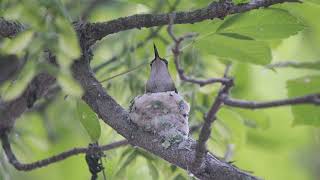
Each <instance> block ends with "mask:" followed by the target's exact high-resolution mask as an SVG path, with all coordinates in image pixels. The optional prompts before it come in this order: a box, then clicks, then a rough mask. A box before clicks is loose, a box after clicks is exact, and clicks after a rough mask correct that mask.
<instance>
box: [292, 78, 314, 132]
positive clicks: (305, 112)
mask: <svg viewBox="0 0 320 180" xmlns="http://www.w3.org/2000/svg"><path fill="white" fill-rule="evenodd" d="M287 90H288V96H289V97H290V98H294V97H297V96H304V95H307V94H315V93H320V76H305V77H302V78H298V79H293V80H289V81H287ZM291 110H292V113H293V116H294V122H293V124H294V125H313V126H320V108H319V106H314V105H296V106H291Z"/></svg>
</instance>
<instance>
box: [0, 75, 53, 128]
mask: <svg viewBox="0 0 320 180" xmlns="http://www.w3.org/2000/svg"><path fill="white" fill-rule="evenodd" d="M54 83H55V78H54V77H52V76H51V75H49V74H47V73H40V74H38V75H37V76H36V77H35V78H33V80H32V81H31V83H30V84H29V85H28V87H27V88H26V90H25V91H24V92H23V93H22V95H21V96H19V97H18V98H16V99H14V100H12V101H9V102H2V101H1V100H0V134H1V133H4V132H5V131H8V130H10V129H11V128H12V127H13V125H14V122H15V119H17V118H18V117H19V116H20V115H21V114H22V113H23V112H24V111H25V110H26V109H28V108H31V107H32V106H33V104H34V102H35V101H36V100H37V99H38V98H40V97H42V96H43V95H44V94H46V92H47V91H48V89H49V87H50V86H51V85H53V84H54Z"/></svg>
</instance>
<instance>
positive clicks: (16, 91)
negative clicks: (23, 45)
mask: <svg viewBox="0 0 320 180" xmlns="http://www.w3.org/2000/svg"><path fill="white" fill-rule="evenodd" d="M35 75H36V62H35V61H34V60H31V59H30V60H28V61H27V64H26V65H25V66H24V67H23V69H22V71H21V73H20V74H19V75H18V77H17V79H16V80H14V81H12V82H9V84H8V86H7V88H4V89H3V91H2V94H1V98H3V100H5V101H10V100H13V99H15V98H16V97H18V96H20V95H21V94H22V93H23V91H24V90H25V89H26V87H27V86H28V84H29V83H30V81H31V80H32V79H33V77H34V76H35Z"/></svg>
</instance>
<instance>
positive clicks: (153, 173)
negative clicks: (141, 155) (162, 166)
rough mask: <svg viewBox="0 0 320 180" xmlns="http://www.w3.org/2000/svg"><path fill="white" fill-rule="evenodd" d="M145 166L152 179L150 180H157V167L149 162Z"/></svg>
mask: <svg viewBox="0 0 320 180" xmlns="http://www.w3.org/2000/svg"><path fill="white" fill-rule="evenodd" d="M147 164H148V168H149V173H150V175H151V177H152V180H157V179H159V172H158V169H157V167H156V166H155V165H154V164H153V163H152V162H151V161H147Z"/></svg>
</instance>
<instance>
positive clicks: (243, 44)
mask: <svg viewBox="0 0 320 180" xmlns="http://www.w3.org/2000/svg"><path fill="white" fill-rule="evenodd" d="M174 2H175V1H174V0H167V1H165V0H159V1H147V0H118V1H102V2H99V3H98V4H97V5H96V6H95V7H94V8H93V9H89V10H90V13H89V14H90V16H89V17H88V20H89V21H91V22H100V21H107V20H110V19H113V18H116V17H123V16H127V15H132V14H136V13H142V12H143V13H150V12H154V11H156V12H157V13H161V12H168V10H169V9H170V6H172V5H173V4H174ZM210 2H211V1H210V0H181V2H180V3H179V5H178V6H177V7H176V8H177V9H178V10H190V9H196V8H200V7H203V6H205V5H208V4H209V3H210ZM234 2H236V3H244V2H246V1H242V0H236V1H234ZM90 3H91V1H86V0H61V1H60V0H48V1H45V0H41V1H37V0H22V1H17V0H2V1H1V4H0V16H3V17H5V18H7V19H15V20H18V21H20V22H22V23H24V24H26V25H27V28H28V30H27V31H25V32H23V33H20V34H19V35H18V36H16V37H14V38H11V39H0V46H1V49H0V53H1V54H16V55H18V56H19V57H24V56H25V53H26V52H28V56H27V57H28V60H27V63H26V64H25V66H24V68H23V69H22V71H21V72H20V73H19V74H18V75H17V76H16V77H14V80H13V81H12V80H10V81H7V82H6V83H3V84H1V86H0V92H1V98H2V99H3V100H5V101H8V100H12V99H14V98H16V97H17V96H19V95H20V94H21V93H22V92H23V90H24V89H25V88H26V87H27V85H28V83H29V82H30V81H31V80H32V78H33V77H34V76H35V75H36V74H37V73H39V72H42V71H47V70H52V71H50V73H51V74H52V75H54V76H55V77H57V79H58V85H59V86H60V87H61V88H62V91H59V92H58V93H57V94H56V95H55V96H54V97H53V99H51V100H50V103H49V104H48V105H47V106H46V108H45V109H44V110H41V111H32V110H31V111H30V112H26V113H25V114H24V115H23V116H22V117H21V118H20V119H22V120H19V121H17V126H16V128H15V129H14V131H13V134H15V135H16V136H14V137H13V138H12V139H13V141H14V149H15V151H16V152H17V154H18V156H19V158H20V157H21V159H23V160H24V162H30V161H33V160H35V159H40V158H44V157H47V156H49V155H51V154H55V153H58V152H61V151H64V150H66V149H68V148H73V147H75V146H87V144H88V143H89V142H91V141H99V144H107V143H111V142H113V141H115V140H118V139H121V137H120V136H119V135H118V134H117V133H116V132H115V131H114V130H112V129H111V128H110V127H108V126H107V125H105V124H104V123H101V125H100V122H99V118H98V117H97V116H96V114H95V113H94V112H93V111H92V110H91V109H90V108H89V107H88V106H87V105H86V104H84V103H82V102H81V99H80V97H81V95H82V94H83V90H82V89H81V87H80V85H79V84H78V83H77V82H76V81H75V80H74V78H73V77H72V73H71V71H70V66H71V64H72V63H73V62H74V60H75V59H77V58H78V57H79V56H80V54H81V48H80V46H79V42H78V39H77V36H76V32H75V31H74V29H73V28H72V26H73V24H72V22H73V21H77V20H79V19H80V17H81V15H82V13H83V12H84V11H87V8H88V7H89V6H90V5H91V4H90ZM319 12H320V4H319V1H318V0H308V1H305V2H304V3H302V4H298V3H296V4H292V3H290V4H283V5H276V6H273V7H272V8H269V9H259V10H253V11H250V12H247V13H241V14H237V15H233V16H229V17H227V18H225V19H224V20H216V19H215V20H212V21H204V22H201V23H197V24H186V25H176V26H174V27H175V33H176V34H184V33H187V32H191V31H192V32H197V33H198V34H199V36H198V37H196V38H194V39H192V40H190V41H186V42H185V43H184V44H183V48H182V49H183V56H182V58H181V59H182V60H183V62H182V65H183V67H184V69H185V71H186V73H187V74H188V75H191V76H194V77H199V78H208V77H221V76H223V71H224V68H225V66H224V65H225V63H226V62H232V64H233V66H232V72H231V75H232V76H233V77H234V78H235V84H236V85H235V87H234V88H233V89H232V92H231V94H232V96H233V97H237V98H241V99H249V100H261V101H263V100H273V99H281V98H287V97H296V96H301V95H305V94H309V93H319V92H320V84H319V79H320V77H319V70H320V69H319V67H318V66H314V67H313V68H309V67H307V68H301V67H300V68H299V67H298V68H282V69H277V68H275V69H269V68H267V67H266V65H268V64H272V63H276V62H282V61H286V60H290V61H291V60H294V61H297V62H314V61H319V60H320V59H319V55H320V54H319V47H320V44H319V42H320V25H319V23H318V14H319ZM152 29H153V30H155V29H156V27H155V28H152ZM149 34H150V30H149V29H141V30H130V31H125V32H121V33H117V34H114V35H111V36H108V37H107V38H104V39H103V40H101V41H100V42H98V43H97V44H96V45H95V46H94V47H92V50H93V54H94V57H93V60H92V61H91V66H92V67H97V66H98V65H100V64H101V63H103V62H106V61H108V60H109V59H110V58H112V57H113V56H117V59H116V60H115V61H110V63H109V64H108V65H107V66H104V67H103V68H102V69H100V70H99V71H97V72H95V75H96V77H97V78H99V79H100V80H103V79H106V78H109V77H113V76H115V75H117V74H119V73H122V72H124V71H127V70H128V69H132V68H134V67H136V66H138V65H141V64H143V63H145V65H142V66H140V67H139V68H138V69H137V70H133V71H131V72H130V73H125V74H123V75H120V76H117V77H115V78H112V79H110V80H109V81H106V82H104V83H103V86H104V87H105V89H106V91H108V93H109V94H110V95H111V96H112V97H114V98H115V99H116V100H117V101H118V102H119V103H120V104H121V105H123V106H125V107H128V106H129V103H130V100H131V99H133V98H134V97H135V96H137V95H139V94H142V93H143V92H144V83H145V82H146V80H147V78H148V74H149V66H148V65H147V64H148V63H146V62H147V61H150V60H151V59H152V58H153V51H152V48H153V47H152V43H153V42H154V43H156V44H157V46H158V49H159V52H160V54H161V55H162V56H163V57H165V58H166V59H168V60H169V70H170V73H171V74H172V75H173V78H174V80H175V83H176V86H177V88H178V89H179V92H180V93H181V94H182V95H183V96H184V97H185V98H186V100H187V101H188V102H190V105H191V112H190V117H189V120H190V122H189V124H191V125H197V124H199V123H201V122H202V121H203V115H204V113H206V112H207V111H208V108H209V107H210V105H211V103H212V101H213V100H214V97H215V95H216V93H217V90H218V86H216V85H210V86H206V87H198V86H196V85H192V84H188V83H182V82H181V81H180V80H179V79H178V76H177V72H176V71H175V68H174V63H173V61H172V53H171V50H170V48H171V46H170V45H171V43H172V42H171V39H170V38H169V36H168V33H167V31H166V28H165V27H163V28H162V29H161V30H160V31H159V33H158V34H159V35H158V36H156V37H153V38H151V39H150V38H149V39H148V40H146V37H148V36H149ZM139 42H144V43H145V44H144V46H143V47H142V48H138V49H135V51H132V50H131V49H132V48H131V47H134V46H135V45H136V44H137V43H139ZM46 49H49V50H50V51H52V52H53V53H54V54H56V55H57V62H58V64H59V67H60V68H56V67H52V65H50V64H48V63H46V62H45V61H44V60H43V57H41V56H40V54H41V52H43V51H44V50H46ZM42 101H47V100H42ZM42 101H40V102H39V103H38V104H39V105H41V104H42V103H43V102H42ZM319 112H320V111H319V107H316V106H312V105H301V106H292V107H281V108H271V109H266V110H254V111H252V110H243V109H238V108H227V107H223V109H221V111H220V112H219V113H218V121H217V122H215V123H214V125H213V132H212V138H211V140H210V142H209V144H208V148H209V150H210V151H212V152H214V153H215V154H217V155H219V156H224V154H225V152H226V147H228V145H230V144H232V145H234V147H235V148H234V152H233V158H232V160H235V161H236V162H235V164H236V165H237V166H239V167H240V168H243V169H246V170H250V171H253V172H254V174H255V175H257V176H259V177H264V178H265V179H292V180H300V179H310V180H311V179H318V178H319V176H316V174H315V173H314V171H312V172H311V171H310V170H309V169H306V168H301V167H299V164H300V162H301V158H300V156H303V157H304V154H303V153H304V152H305V148H306V147H308V148H314V147H313V146H310V145H309V144H316V143H317V144H319V140H315V139H316V138H315V137H319V131H318V130H317V129H316V128H317V127H318V126H319V125H320V113H319ZM88 135H89V136H88ZM192 136H193V137H194V138H195V139H196V138H197V137H198V132H196V133H194V134H193V135H192ZM88 137H90V138H88ZM309 151H312V149H310V150H309ZM298 157H299V158H298ZM302 159H303V158H302ZM0 162H1V166H0V177H1V178H0V179H6V178H7V177H11V179H21V178H23V179H44V178H46V179H63V178H65V177H68V179H89V176H90V173H89V171H88V170H87V167H86V164H85V160H84V157H83V156H77V157H74V158H71V159H68V160H66V161H64V162H62V163H58V164H55V165H53V166H49V167H46V168H42V169H40V170H37V171H33V172H28V173H25V172H17V171H15V170H13V168H12V167H11V166H10V165H8V164H7V162H6V160H5V159H4V157H2V156H1V159H0ZM275 162H276V163H275ZM104 164H105V166H106V174H107V177H108V179H109V177H110V179H154V180H155V179H176V180H178V179H190V177H189V174H188V173H187V172H185V171H182V170H181V169H179V168H177V167H175V166H173V165H170V164H168V163H167V162H164V161H163V160H161V159H159V158H157V157H155V156H153V155H150V154H149V153H147V152H145V151H142V150H140V149H136V148H132V147H127V148H119V149H116V150H112V151H108V152H107V157H106V159H105V163H104ZM309 165H310V164H309ZM319 168H320V167H319ZM319 168H318V169H319ZM100 178H101V177H100Z"/></svg>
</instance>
